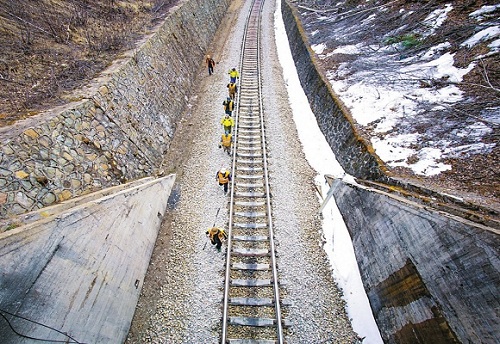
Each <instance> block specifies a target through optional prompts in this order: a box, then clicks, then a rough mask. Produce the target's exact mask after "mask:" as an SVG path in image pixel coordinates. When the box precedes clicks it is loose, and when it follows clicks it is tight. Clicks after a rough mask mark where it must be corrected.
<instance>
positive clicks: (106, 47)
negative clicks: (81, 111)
mask: <svg viewBox="0 0 500 344" xmlns="http://www.w3.org/2000/svg"><path fill="white" fill-rule="evenodd" d="M175 2H177V0H144V1H143V0H124V1H122V0H120V1H118V0H116V1H115V0H111V1H110V0H84V1H81V0H67V1H66V0H64V1H63V0H41V1H36V2H34V1H29V0H1V1H0V45H1V46H2V49H1V50H0V94H1V97H0V126H5V125H9V124H11V123H13V122H14V121H16V120H18V119H22V118H25V117H27V116H31V115H34V114H36V113H38V112H40V111H42V110H44V109H46V108H49V107H52V106H55V105H60V104H64V103H67V102H68V99H69V98H68V95H69V93H70V92H71V91H72V90H73V89H75V88H78V87H80V86H82V85H84V84H85V83H86V82H87V81H88V80H90V79H92V78H94V77H96V76H97V75H98V74H99V72H101V71H102V70H103V69H104V68H106V67H107V66H108V65H109V64H110V63H111V61H113V60H114V59H116V58H117V57H119V56H120V53H121V52H123V51H125V50H129V49H132V48H134V46H135V42H136V41H137V40H138V39H139V38H140V37H141V36H143V35H144V34H147V33H148V32H149V30H151V29H152V28H153V27H154V26H155V25H156V24H157V23H158V22H159V21H161V19H162V18H163V17H164V16H165V15H166V13H168V10H169V8H170V7H171V5H172V4H174V3H175Z"/></svg>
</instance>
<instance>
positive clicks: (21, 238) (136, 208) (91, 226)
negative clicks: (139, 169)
mask: <svg viewBox="0 0 500 344" xmlns="http://www.w3.org/2000/svg"><path fill="white" fill-rule="evenodd" d="M174 181H175V175H170V176H167V177H163V178H159V179H155V180H150V179H149V180H146V182H145V183H144V184H142V185H138V186H137V185H135V186H133V187H131V188H129V189H125V190H123V191H120V192H118V193H115V194H113V195H107V196H105V197H103V198H100V199H95V200H92V201H91V202H88V203H85V204H81V205H79V206H77V207H75V208H72V209H69V210H67V211H65V212H63V213H60V214H58V215H54V216H50V217H48V218H46V219H44V220H42V221H37V222H34V223H32V224H29V225H26V226H23V227H19V228H16V229H14V230H11V231H8V232H5V233H2V234H0V309H1V310H2V314H3V316H4V317H5V318H4V317H2V318H0V338H1V339H2V340H1V342H2V343H35V342H39V341H35V340H33V339H28V338H23V337H21V336H19V335H18V334H15V333H14V331H13V330H12V329H11V326H12V327H13V328H14V329H15V330H16V331H17V332H19V333H21V334H24V335H26V336H29V337H33V338H39V339H45V340H49V341H58V340H62V341H64V340H68V339H70V338H72V340H73V341H74V342H80V343H123V341H124V340H125V338H126V335H127V333H128V329H129V327H130V322H131V320H132V317H133V314H134V310H135V307H136V304H137V300H138V298H139V294H140V291H141V287H142V283H143V279H144V276H145V274H146V271H147V268H148V265H149V260H150V258H151V254H152V251H153V247H154V244H155V241H156V237H157V233H158V230H159V227H160V225H161V221H162V218H163V215H164V213H165V210H166V208H167V201H168V198H169V195H170V192H171V189H172V186H173V184H174ZM14 315H15V316H14ZM21 317H22V318H26V319H29V321H28V320H24V319H22V318H21ZM7 321H8V322H7ZM35 322H37V323H39V324H37V323H35ZM40 324H43V325H45V326H41V325H40ZM59 331H60V332H59ZM64 333H66V334H67V335H64ZM70 342H71V340H70Z"/></svg>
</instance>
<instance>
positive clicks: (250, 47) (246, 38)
mask: <svg viewBox="0 0 500 344" xmlns="http://www.w3.org/2000/svg"><path fill="white" fill-rule="evenodd" d="M264 1H265V0H253V1H252V4H251V6H250V10H249V12H248V14H247V17H246V21H245V28H244V34H243V39H242V44H241V52H240V60H239V66H238V70H239V71H241V74H240V79H239V83H238V88H239V90H238V93H237V96H236V109H235V115H234V117H235V128H234V131H233V139H234V140H233V152H232V166H231V176H232V179H231V191H230V202H229V226H228V240H227V255H226V271H225V283H224V303H223V317H222V330H221V343H223V344H225V343H228V342H229V343H279V344H283V336H284V335H283V319H282V316H281V305H280V291H279V280H278V272H277V262H276V254H275V244H274V233H273V222H272V213H271V209H272V208H271V198H270V186H269V175H268V166H267V150H266V136H265V135H266V132H265V126H264V106H263V97H262V83H261V80H262V74H261V69H260V63H261V60H262V56H261V47H260V34H261V13H262V8H263V5H264ZM255 52H256V53H255ZM248 66H251V67H254V68H255V73H254V71H253V70H252V71H247V67H248ZM255 84H256V85H257V86H256V89H257V95H256V96H255V95H254V93H253V90H254V89H255V86H254V85H255ZM244 91H248V93H249V94H250V95H245V96H246V98H245V99H247V98H250V105H249V106H248V113H247V116H243V117H246V118H247V121H248V118H254V117H252V115H253V104H252V102H253V100H254V98H255V97H256V102H257V107H258V112H259V116H258V119H259V128H254V127H253V125H254V123H255V122H253V121H251V122H247V124H246V126H244V127H243V128H246V131H245V130H244V129H242V132H246V133H247V135H250V136H247V137H246V138H245V140H243V137H244V135H240V116H241V115H242V114H241V111H242V109H243V107H242V99H243V98H242V93H243V92H244ZM255 117H257V116H255ZM256 132H260V148H259V147H254V146H253V143H252V142H253V136H252V134H254V133H256ZM240 138H242V139H241V140H240ZM246 140H249V141H247V142H245V144H243V142H244V141H246ZM240 142H241V143H242V144H241V147H240ZM245 145H248V146H245ZM259 149H260V150H261V154H260V155H259V154H258V153H255V155H254V153H253V151H258V150H259ZM249 152H250V153H249ZM245 156H248V157H249V158H246V159H244V158H242V157H245ZM238 157H239V158H240V161H238ZM257 157H259V158H260V159H258V158H257ZM247 159H248V160H247ZM243 161H244V163H245V164H247V165H245V164H243ZM257 161H261V162H260V163H257ZM259 164H260V165H262V167H258V166H257V165H259ZM260 170H262V176H261V177H262V179H263V182H262V185H261V184H259V183H258V182H257V183H256V182H255V181H257V180H258V178H259V175H260V174H255V175H252V173H255V171H260ZM241 171H249V172H248V173H249V174H250V175H246V176H242V174H243V172H241ZM245 178H250V182H249V183H237V180H238V179H245ZM237 188H240V189H244V190H247V192H239V195H238V194H236V193H235V190H236V189H237ZM245 188H246V189H245ZM257 189H264V192H263V194H262V195H261V194H260V192H256V191H255V190H257ZM244 197H249V198H250V199H253V198H252V197H260V198H262V199H264V198H265V202H260V201H259V202H252V201H250V202H242V201H241V199H244ZM237 199H239V200H240V202H239V203H240V205H241V204H243V203H246V204H247V205H249V204H250V205H252V206H253V207H254V208H252V209H256V210H252V211H239V212H238V211H236V212H235V201H236V200H237ZM256 204H257V205H256ZM260 204H262V206H261V205H260ZM235 216H236V217H240V218H245V217H248V218H252V220H251V221H254V222H251V221H250V222H247V223H237V224H235V223H234V219H235ZM260 217H266V222H265V223H263V222H259V220H258V219H259V218H260ZM235 225H238V226H239V227H240V228H242V227H243V228H245V229H247V228H248V229H255V230H258V229H260V228H263V227H265V226H267V238H268V239H267V241H268V242H267V244H268V249H262V248H257V249H256V248H245V247H240V248H233V239H234V238H233V234H234V230H235V228H234V226H235ZM239 237H240V239H239V240H248V241H252V240H254V239H253V237H255V238H262V237H261V236H258V235H256V236H249V237H250V238H248V239H241V237H242V236H239ZM255 240H262V239H255ZM262 242H264V241H262ZM255 246H257V245H255ZM252 247H253V246H252ZM233 251H234V252H233ZM265 252H267V253H265ZM233 253H234V254H236V255H238V254H239V255H243V256H245V257H246V258H248V257H251V259H252V260H251V261H252V262H253V261H254V260H255V261H257V259H258V258H260V257H263V256H269V259H270V264H258V263H257V264H245V263H239V265H238V266H239V268H234V267H232V259H233ZM235 265H236V264H235ZM259 265H260V266H261V267H262V266H266V267H267V266H269V268H270V270H271V276H272V278H271V283H269V284H268V285H263V286H262V285H259V284H260V283H262V280H258V279H249V280H246V283H248V285H245V287H246V288H247V289H246V290H249V289H250V288H251V286H250V284H251V283H250V280H251V281H253V283H255V284H256V285H255V286H253V287H254V288H255V289H254V290H252V292H251V293H250V294H255V295H258V294H259V291H258V288H259V287H260V288H262V287H264V288H266V287H272V289H273V298H274V301H273V302H268V301H266V300H268V299H267V298H259V297H257V298H244V297H235V298H231V296H230V290H231V281H232V280H231V271H232V270H233V271H234V270H245V269H249V270H252V269H255V270H259V269H258V267H259ZM264 270H265V269H264ZM240 281H241V280H240ZM259 281H260V282H259ZM264 281H267V280H264ZM239 283H243V282H239ZM233 288H234V287H233ZM236 299H238V302H240V303H239V304H238V303H236V304H237V305H240V306H241V305H242V306H247V307H248V306H251V307H252V306H254V307H256V308H257V306H263V307H268V306H270V305H274V321H272V322H270V321H269V320H270V319H268V318H262V317H258V318H248V317H245V316H241V317H239V316H235V315H234V314H233V316H232V317H230V316H229V306H230V303H235V302H234V300H236ZM251 307H250V308H251ZM255 313H258V312H257V311H255ZM234 319H237V320H234ZM231 320H232V324H233V325H234V324H235V323H236V324H237V325H242V326H248V327H253V328H259V327H265V326H269V327H274V328H275V335H274V337H273V339H270V338H269V339H263V338H254V337H253V336H252V337H251V338H244V339H243V338H238V339H228V325H229V323H230V322H231ZM253 335H255V334H253Z"/></svg>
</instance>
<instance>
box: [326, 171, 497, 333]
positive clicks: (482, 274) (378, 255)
mask: <svg viewBox="0 0 500 344" xmlns="http://www.w3.org/2000/svg"><path fill="white" fill-rule="evenodd" d="M334 194H335V199H336V202H337V205H338V207H339V209H340V211H341V213H342V216H343V218H344V220H345V222H346V225H347V228H348V229H349V232H350V234H351V238H352V241H353V245H354V247H355V252H356V258H357V261H358V264H359V267H360V271H361V277H362V280H363V283H364V286H365V290H366V291H367V294H368V299H369V300H370V304H371V307H372V310H373V313H374V316H375V320H376V321H377V324H378V325H379V328H380V330H381V334H382V337H383V338H384V341H385V342H387V343H458V342H460V343H496V342H497V341H498V339H499V338H500V315H499V313H498V309H499V307H500V302H499V299H498V295H500V252H499V251H500V240H499V236H498V232H497V231H495V230H492V229H489V228H487V227H484V226H481V225H476V224H474V223H471V222H469V221H464V220H462V219H460V218H458V217H452V216H448V215H445V214H442V213H438V212H436V211H433V210H430V209H426V208H425V207H423V206H421V205H418V204H416V203H409V202H405V201H403V200H401V199H397V198H394V197H391V196H390V195H388V194H384V193H383V192H379V191H375V190H366V189H364V188H360V187H356V186H352V185H347V184H344V183H343V182H342V181H340V180H337V181H335V182H334Z"/></svg>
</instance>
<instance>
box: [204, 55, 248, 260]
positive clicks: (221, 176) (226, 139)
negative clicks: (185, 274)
mask: <svg viewBox="0 0 500 344" xmlns="http://www.w3.org/2000/svg"><path fill="white" fill-rule="evenodd" d="M205 63H206V65H207V68H208V75H212V74H213V72H214V66H215V62H214V60H213V59H212V58H211V57H210V55H207V56H206V58H205ZM228 74H229V83H228V84H227V89H228V97H227V99H226V100H224V101H223V102H222V106H223V107H224V116H223V117H222V119H221V121H220V123H221V125H222V127H223V129H224V133H223V134H222V136H221V140H220V142H219V148H223V150H224V152H225V153H227V154H228V155H231V147H232V144H233V136H232V129H233V127H234V119H233V111H234V107H235V101H236V94H237V92H238V86H237V84H236V80H237V79H239V76H240V75H239V73H238V71H237V70H236V68H232V69H230V70H229V71H228ZM215 180H216V181H217V182H218V183H219V185H220V186H222V187H223V190H224V194H227V192H228V189H229V182H230V181H231V172H230V171H229V170H228V169H226V168H225V167H222V168H221V169H220V170H218V171H217V173H216V175H215ZM206 235H208V237H209V238H210V242H211V243H212V245H215V247H216V249H217V250H218V251H220V250H221V246H222V241H223V240H225V239H227V234H226V232H225V230H224V229H222V228H219V227H215V224H214V226H213V227H212V228H209V229H208V230H207V231H206Z"/></svg>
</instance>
